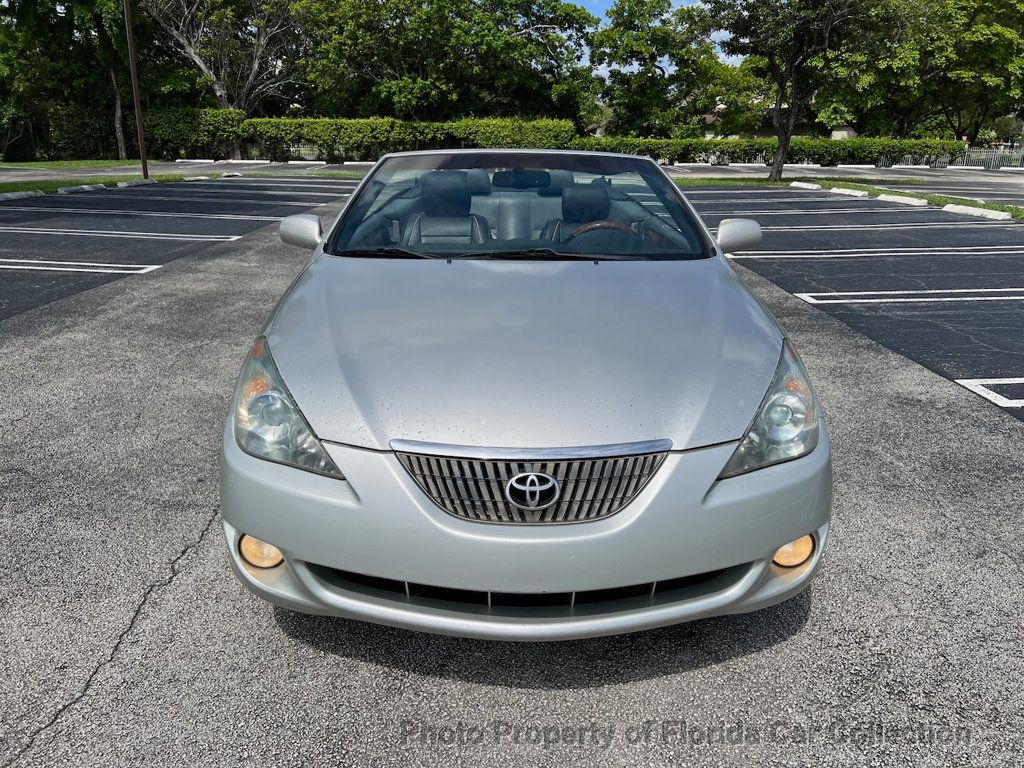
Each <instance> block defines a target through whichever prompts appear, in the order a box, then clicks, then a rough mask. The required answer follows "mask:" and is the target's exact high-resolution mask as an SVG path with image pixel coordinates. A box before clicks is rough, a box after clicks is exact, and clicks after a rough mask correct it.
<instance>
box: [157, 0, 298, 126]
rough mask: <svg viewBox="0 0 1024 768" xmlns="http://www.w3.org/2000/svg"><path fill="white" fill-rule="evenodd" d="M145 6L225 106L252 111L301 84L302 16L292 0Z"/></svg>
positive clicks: (167, 1)
mask: <svg viewBox="0 0 1024 768" xmlns="http://www.w3.org/2000/svg"><path fill="white" fill-rule="evenodd" d="M143 8H144V9H145V11H146V12H147V13H148V14H149V15H150V17H151V18H152V19H153V21H154V22H155V23H156V25H157V27H158V28H159V29H160V31H161V32H162V34H163V38H164V41H165V42H166V44H167V45H168V46H169V47H170V48H172V49H173V50H175V51H177V52H178V53H179V54H180V55H182V56H184V57H185V58H186V59H187V60H188V61H190V62H191V63H192V64H193V65H194V66H195V67H196V68H197V69H198V70H199V71H200V72H201V73H202V74H203V75H204V77H205V78H206V80H207V82H208V84H209V86H210V88H211V89H212V90H213V95H214V98H215V99H216V100H217V104H218V105H219V106H220V107H221V108H224V109H241V110H244V111H245V112H246V113H249V114H251V113H254V112H255V111H256V110H257V109H258V108H260V107H261V106H262V105H263V104H264V102H266V101H267V100H273V99H282V98H284V97H285V96H286V95H287V93H288V89H289V87H291V86H294V85H296V83H297V79H296V75H297V70H296V66H295V65H296V63H297V59H298V56H299V54H300V48H299V45H300V39H299V36H298V32H297V27H298V26H299V21H300V20H299V18H298V17H297V16H296V15H295V13H294V12H293V8H292V3H291V0H143Z"/></svg>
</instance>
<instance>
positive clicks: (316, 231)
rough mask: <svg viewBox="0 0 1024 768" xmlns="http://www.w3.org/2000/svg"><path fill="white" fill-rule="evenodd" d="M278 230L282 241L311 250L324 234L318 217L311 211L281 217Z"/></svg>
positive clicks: (318, 243)
mask: <svg viewBox="0 0 1024 768" xmlns="http://www.w3.org/2000/svg"><path fill="white" fill-rule="evenodd" d="M279 231H280V234H281V240H282V241H283V242H286V243H288V245H297V246H298V247H299V248H307V249H309V250H313V249H314V248H316V247H317V246H318V245H320V238H322V237H323V236H324V230H323V225H321V223H320V217H319V216H316V215H314V214H312V213H297V214H295V215H294V216H286V217H285V218H283V219H281V229H280V230H279Z"/></svg>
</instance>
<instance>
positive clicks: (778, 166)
mask: <svg viewBox="0 0 1024 768" xmlns="http://www.w3.org/2000/svg"><path fill="white" fill-rule="evenodd" d="M866 2H867V0H707V2H706V7H707V9H708V12H709V13H710V15H711V18H712V19H713V20H714V23H715V24H716V25H717V26H718V27H719V28H720V29H721V30H723V31H724V32H725V33H726V34H727V35H728V37H726V38H725V39H724V40H723V41H722V48H723V50H724V51H725V52H726V53H729V54H734V55H739V56H756V57H758V59H759V61H760V63H761V66H763V67H764V71H765V74H766V75H767V76H768V77H769V78H770V80H771V82H772V84H773V86H774V90H775V94H774V97H775V98H774V103H773V105H772V109H771V116H772V123H773V124H774V126H775V134H776V136H777V137H778V147H777V148H776V150H775V157H774V158H773V160H772V169H771V173H770V174H769V177H768V178H769V179H771V180H773V181H778V180H780V179H781V178H782V165H783V163H784V162H785V159H786V154H787V153H788V152H789V144H790V140H791V139H792V137H793V131H794V129H795V127H796V125H797V123H798V121H799V120H800V119H801V118H802V117H803V115H804V113H805V111H806V109H807V106H808V104H809V103H810V101H811V99H812V97H813V96H814V93H815V91H816V90H817V89H818V88H819V87H820V86H821V85H822V83H823V82H824V80H825V78H824V75H823V71H822V68H821V66H820V65H821V62H822V59H823V58H824V57H826V56H827V55H828V54H829V53H830V52H831V51H833V50H835V49H836V48H837V47H838V46H839V45H840V44H841V43H842V41H843V39H844V38H845V37H848V36H852V35H855V34H856V33H857V29H858V26H859V25H860V23H861V21H862V19H863V17H864V15H865V12H866Z"/></svg>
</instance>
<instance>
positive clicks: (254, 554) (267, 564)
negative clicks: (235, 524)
mask: <svg viewBox="0 0 1024 768" xmlns="http://www.w3.org/2000/svg"><path fill="white" fill-rule="evenodd" d="M238 551H239V552H240V553H241V554H242V559H243V560H245V562H247V563H248V564H249V565H251V566H253V567H254V568H273V567H274V566H275V565H280V564H281V563H282V562H284V555H283V554H282V553H281V550H280V549H278V548H277V547H275V546H274V545H273V544H268V543H267V542H265V541H260V540H259V539H257V538H256V537H255V536H249V535H248V534H244V535H243V536H242V538H241V539H239V540H238Z"/></svg>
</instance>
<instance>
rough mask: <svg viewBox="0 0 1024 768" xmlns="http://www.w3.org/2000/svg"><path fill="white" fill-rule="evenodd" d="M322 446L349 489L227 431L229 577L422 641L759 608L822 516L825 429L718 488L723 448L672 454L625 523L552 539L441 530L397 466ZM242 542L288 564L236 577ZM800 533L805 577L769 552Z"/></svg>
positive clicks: (471, 527)
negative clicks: (510, 600) (795, 562)
mask: <svg viewBox="0 0 1024 768" xmlns="http://www.w3.org/2000/svg"><path fill="white" fill-rule="evenodd" d="M324 445H325V448H326V449H327V451H328V452H329V453H330V454H331V458H333V459H334V461H335V463H336V464H337V465H338V467H339V468H340V469H341V471H342V472H343V473H344V474H345V476H346V478H347V479H346V480H345V481H339V480H335V479H332V478H328V477H322V476H319V475H315V474H312V473H309V472H303V471H301V470H296V469H292V468H289V467H285V466H281V465H278V464H274V463H271V462H267V461H263V460H260V459H256V458H253V457H251V456H249V455H248V454H246V453H244V452H242V451H241V450H240V449H239V448H238V446H237V444H236V443H235V440H234V436H233V434H232V432H231V424H230V423H229V424H228V429H227V430H226V432H225V441H224V456H223V468H222V489H221V495H222V510H223V516H224V530H225V534H226V536H227V542H228V549H229V552H230V556H231V562H232V565H233V567H234V570H235V572H236V574H237V575H238V577H239V579H240V580H241V581H242V583H243V584H245V585H246V586H247V587H249V589H251V590H252V591H253V592H255V593H256V594H257V595H259V596H261V597H263V598H264V599H266V600H268V601H270V602H272V603H275V604H278V605H281V606H284V607H286V608H290V609H292V610H297V611H302V612H306V613H317V614H327V615H335V616H344V617H348V618H354V619H361V620H364V621H371V622H376V623H381V624H387V625H391V626H397V627H405V628H409V629H416V630H422V631H427V632H437V633H442V634H452V635H462V636H467V637H478V638H488V639H498V640H529V641H537V640H562V639H571V638H579V637H591V636H597V635H606V634H615V633H621V632H631V631H636V630H641V629H649V628H653V627H659V626H664V625H668V624H674V623H678V622H682V621H689V620H692V619H697V618H703V617H707V616H714V615H721V614H729V613H740V612H745V611H752V610H757V609H759V608H764V607H767V606H769V605H773V604H775V603H778V602H780V601H782V600H785V599H787V598H789V597H792V596H793V595H795V594H797V593H798V592H799V591H801V590H802V589H803V588H804V587H805V586H806V585H807V584H808V583H809V581H810V580H811V578H812V577H813V575H814V573H815V572H816V571H817V569H818V567H819V564H820V561H821V556H822V553H823V551H824V546H825V541H826V537H827V533H828V523H829V519H830V516H831V500H832V480H831V458H830V447H829V441H828V435H827V432H826V431H825V430H824V428H823V429H822V435H821V440H820V443H819V445H818V447H817V448H816V449H815V450H814V451H813V452H812V453H811V454H810V455H808V456H806V457H804V458H802V459H797V460H795V461H791V462H788V463H785V464H780V465H777V466H774V467H768V468H766V469H762V470H758V471H755V472H752V473H749V474H746V475H741V476H739V477H735V478H730V479H728V480H724V481H717V480H716V478H717V476H718V473H719V472H720V471H721V469H722V467H723V466H725V463H726V462H727V461H728V459H729V457H730V456H731V455H732V452H733V450H734V449H735V445H736V444H735V443H731V444H726V445H719V446H712V447H709V448H701V449H695V450H690V451H685V452H680V453H671V454H670V455H669V456H668V458H667V459H666V461H665V463H664V464H663V465H662V467H661V468H660V469H659V471H658V473H657V474H656V475H655V477H654V478H653V479H652V480H651V482H650V483H649V484H648V486H647V487H646V488H645V489H644V490H643V492H642V493H641V494H640V495H639V496H638V497H637V498H636V499H635V500H634V501H633V502H632V503H631V504H630V505H629V506H628V507H626V508H625V509H623V510H622V511H621V512H619V513H617V514H616V515H613V516H612V517H609V518H606V519H603V520H595V521H590V522H585V523H576V524H566V525H556V526H552V525H514V526H509V525H489V524H486V523H480V522H472V521H468V520H463V519H459V518H456V517H453V516H451V515H449V514H447V513H446V512H444V511H442V510H441V509H438V508H437V507H435V506H434V505H433V504H432V503H431V501H430V500H429V499H428V498H426V496H425V495H424V494H423V492H422V491H421V490H420V489H419V488H418V487H417V486H416V484H415V483H414V482H413V480H412V478H411V477H410V476H409V475H408V474H407V473H406V471H405V469H404V468H403V467H402V466H401V464H399V462H398V460H397V458H396V457H395V456H394V454H392V453H386V452H384V453H382V452H376V451H368V450H363V449H357V448H351V447H348V446H341V445H336V444H331V443H325V444H324ZM242 533H248V534H251V535H253V536H256V537H258V538H260V539H263V540H264V541H269V542H271V543H273V544H275V545H276V546H278V547H279V548H280V549H281V550H282V551H283V552H284V554H285V561H286V562H285V564H284V565H281V566H278V567H276V568H273V569H270V570H266V571H261V570H259V569H255V568H251V567H249V566H248V565H246V564H245V563H244V562H243V561H242V560H241V559H240V558H239V555H238V538H239V537H240V536H241V534H242ZM807 533H811V534H813V535H814V536H815V540H816V547H815V552H814V555H813V557H812V558H811V559H810V560H809V561H808V562H807V563H805V564H804V565H802V566H799V567H797V568H793V569H783V568H779V567H778V566H775V565H773V564H772V563H771V556H772V554H773V553H774V551H775V550H776V549H777V548H778V547H779V546H781V545H782V544H784V543H786V542H788V541H792V540H793V539H796V538H798V537H800V536H802V535H804V534H807ZM339 572H340V573H343V574H358V575H360V576H361V577H375V578H376V579H379V580H383V581H384V582H386V583H387V585H394V584H396V583H397V584H398V585H402V584H404V585H405V590H404V591H402V590H401V588H400V587H399V589H397V590H395V589H389V588H384V589H377V588H373V587H371V588H365V585H353V584H351V583H350V582H348V581H346V580H345V579H344V578H340V579H339V578H334V575H333V574H335V573H339ZM696 574H706V575H707V578H703V579H701V578H696V579H694V580H693V583H691V584H688V585H687V586H686V587H685V588H682V589H677V590H673V591H671V592H664V593H660V592H656V589H657V586H656V585H657V584H658V583H663V584H664V583H666V582H673V583H674V582H676V581H678V580H680V579H681V577H689V576H694V575H696ZM369 581H371V582H372V581H373V579H372V578H371V579H369ZM647 584H650V585H652V588H651V592H650V594H646V595H645V594H640V593H638V592H637V590H633V592H632V593H631V594H630V595H629V597H628V598H623V599H615V600H610V599H609V600H607V601H597V602H588V603H587V604H586V605H577V604H575V602H574V601H573V600H572V599H570V602H568V603H567V604H566V605H565V606H561V607H558V606H552V605H547V604H545V605H536V606H527V605H523V606H519V607H515V608H508V607H503V608H500V609H499V608H497V607H495V606H492V605H491V603H490V597H487V598H486V602H484V603H483V604H479V603H478V604H474V603H473V600H474V599H475V597H473V596H479V595H481V594H484V595H488V596H489V595H490V594H492V593H494V594H501V595H509V594H512V595H517V594H520V595H550V594H551V593H565V594H570V595H576V594H580V595H583V594H588V595H593V594H597V592H596V591H599V590H618V589H619V588H624V587H642V586H643V585H647ZM417 585H428V586H429V587H432V588H443V591H444V592H445V593H446V594H447V593H451V594H455V591H456V590H460V591H465V592H466V593H467V594H469V593H472V595H471V596H470V599H469V601H467V602H461V601H458V600H448V599H446V598H445V597H444V595H442V597H441V598H440V599H439V598H438V596H437V594H436V593H435V594H432V595H429V596H425V597H421V596H417ZM410 586H411V587H412V589H410ZM437 591H441V590H435V592H437ZM640 591H641V592H642V590H640ZM609 594H611V593H609Z"/></svg>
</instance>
